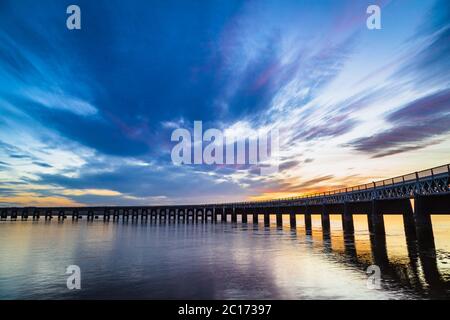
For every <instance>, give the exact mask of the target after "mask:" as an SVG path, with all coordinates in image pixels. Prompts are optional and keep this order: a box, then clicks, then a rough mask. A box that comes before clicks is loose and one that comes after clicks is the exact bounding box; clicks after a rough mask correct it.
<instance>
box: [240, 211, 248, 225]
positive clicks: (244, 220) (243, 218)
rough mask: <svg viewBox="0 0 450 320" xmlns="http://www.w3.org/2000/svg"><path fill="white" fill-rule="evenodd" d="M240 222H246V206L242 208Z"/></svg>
mask: <svg viewBox="0 0 450 320" xmlns="http://www.w3.org/2000/svg"><path fill="white" fill-rule="evenodd" d="M241 215H242V223H247V220H248V218H247V208H242V214H241Z"/></svg>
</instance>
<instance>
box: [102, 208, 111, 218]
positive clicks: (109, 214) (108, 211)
mask: <svg viewBox="0 0 450 320" xmlns="http://www.w3.org/2000/svg"><path fill="white" fill-rule="evenodd" d="M110 216H111V212H110V210H109V209H108V208H105V209H104V210H103V221H109V218H110Z"/></svg>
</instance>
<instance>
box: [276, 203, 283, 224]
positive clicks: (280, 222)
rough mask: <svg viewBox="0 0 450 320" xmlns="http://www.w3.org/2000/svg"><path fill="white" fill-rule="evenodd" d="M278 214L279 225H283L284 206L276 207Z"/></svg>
mask: <svg viewBox="0 0 450 320" xmlns="http://www.w3.org/2000/svg"><path fill="white" fill-rule="evenodd" d="M275 211H276V215H277V227H281V226H283V211H282V208H280V207H277V208H276V209H275Z"/></svg>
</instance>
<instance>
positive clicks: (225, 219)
mask: <svg viewBox="0 0 450 320" xmlns="http://www.w3.org/2000/svg"><path fill="white" fill-rule="evenodd" d="M221 220H222V222H227V209H226V208H225V207H223V208H222V216H221Z"/></svg>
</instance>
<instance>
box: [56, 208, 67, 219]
mask: <svg viewBox="0 0 450 320" xmlns="http://www.w3.org/2000/svg"><path fill="white" fill-rule="evenodd" d="M65 218H66V215H65V213H64V211H63V210H59V212H58V220H64V219H65Z"/></svg>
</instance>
